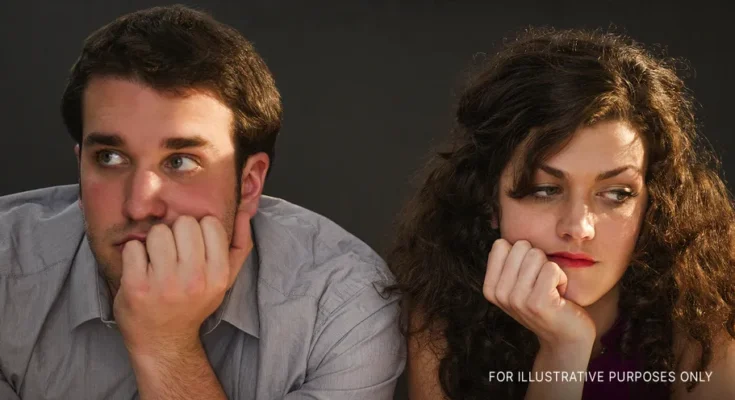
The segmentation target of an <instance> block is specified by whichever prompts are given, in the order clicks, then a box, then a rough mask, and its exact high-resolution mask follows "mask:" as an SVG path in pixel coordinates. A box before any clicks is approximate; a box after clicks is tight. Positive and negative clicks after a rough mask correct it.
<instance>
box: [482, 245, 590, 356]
mask: <svg viewBox="0 0 735 400" xmlns="http://www.w3.org/2000/svg"><path fill="white" fill-rule="evenodd" d="M566 288H567V276H566V274H565V273H564V271H562V269H561V268H560V267H559V265H557V264H556V263H554V262H551V261H549V260H548V259H547V258H546V254H545V253H544V252H543V251H542V250H540V249H537V248H534V247H532V246H531V244H530V243H529V242H528V241H526V240H519V241H517V242H516V243H515V244H513V245H512V246H511V244H510V243H509V242H508V241H507V240H505V239H498V240H496V241H495V243H493V247H492V250H491V251H490V254H489V256H488V261H487V272H486V274H485V282H484V284H483V290H482V292H483V295H484V296H485V298H486V299H487V300H489V301H490V302H491V303H493V304H495V305H496V306H498V307H499V308H500V309H501V310H503V311H504V312H505V313H506V314H508V315H510V316H511V317H513V319H515V320H516V321H518V323H520V324H521V325H523V326H525V327H526V328H527V329H529V330H530V331H531V332H533V333H535V334H536V336H537V337H538V339H539V342H540V344H541V349H542V350H543V349H559V348H572V347H574V346H575V345H577V344H582V345H584V346H585V347H584V348H586V346H587V345H589V346H590V347H591V345H592V343H593V342H594V340H595V335H596V331H595V324H594V322H593V321H592V319H591V318H590V316H589V314H587V312H586V311H585V310H584V309H583V308H582V307H580V306H579V305H577V304H575V303H574V302H572V301H570V300H567V299H565V298H564V293H565V292H566Z"/></svg>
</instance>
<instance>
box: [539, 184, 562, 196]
mask: <svg viewBox="0 0 735 400" xmlns="http://www.w3.org/2000/svg"><path fill="white" fill-rule="evenodd" d="M559 192H561V190H560V189H559V188H558V187H556V186H539V187H536V188H534V189H533V193H532V195H533V196H535V197H540V198H544V197H551V196H553V195H555V194H559Z"/></svg>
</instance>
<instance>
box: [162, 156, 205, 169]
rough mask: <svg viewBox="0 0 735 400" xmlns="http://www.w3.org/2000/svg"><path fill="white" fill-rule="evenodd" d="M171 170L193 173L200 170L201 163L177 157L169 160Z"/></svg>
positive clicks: (189, 158) (184, 157) (185, 157)
mask: <svg viewBox="0 0 735 400" xmlns="http://www.w3.org/2000/svg"><path fill="white" fill-rule="evenodd" d="M168 165H169V168H171V169H174V170H176V171H178V172H191V171H194V170H196V169H197V168H199V163H197V162H196V161H194V159H192V158H191V157H187V156H181V155H175V156H172V157H171V158H169V160H168Z"/></svg>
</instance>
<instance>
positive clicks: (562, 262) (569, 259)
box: [547, 251, 596, 268]
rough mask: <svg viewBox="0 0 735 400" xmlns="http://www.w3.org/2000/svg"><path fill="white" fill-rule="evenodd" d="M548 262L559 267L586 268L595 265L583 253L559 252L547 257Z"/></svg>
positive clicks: (592, 260)
mask: <svg viewBox="0 0 735 400" xmlns="http://www.w3.org/2000/svg"><path fill="white" fill-rule="evenodd" d="M547 257H548V259H549V261H552V262H555V263H557V264H559V266H560V267H567V268H586V267H591V266H593V265H595V264H596V261H595V260H594V259H593V258H592V257H590V256H589V255H587V254H585V253H568V252H566V251H561V252H558V253H551V254H548V255H547Z"/></svg>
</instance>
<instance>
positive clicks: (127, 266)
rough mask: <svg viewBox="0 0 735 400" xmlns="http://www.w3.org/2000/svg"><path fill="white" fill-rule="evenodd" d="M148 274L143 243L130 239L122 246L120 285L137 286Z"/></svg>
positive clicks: (146, 256)
mask: <svg viewBox="0 0 735 400" xmlns="http://www.w3.org/2000/svg"><path fill="white" fill-rule="evenodd" d="M147 275H148V255H147V254H146V251H145V246H143V243H141V242H139V241H137V240H131V241H129V242H127V243H125V245H124V246H123V251H122V278H121V279H120V285H121V286H129V285H132V286H133V287H139V286H140V285H141V284H142V283H143V282H145V281H146V278H147Z"/></svg>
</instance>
